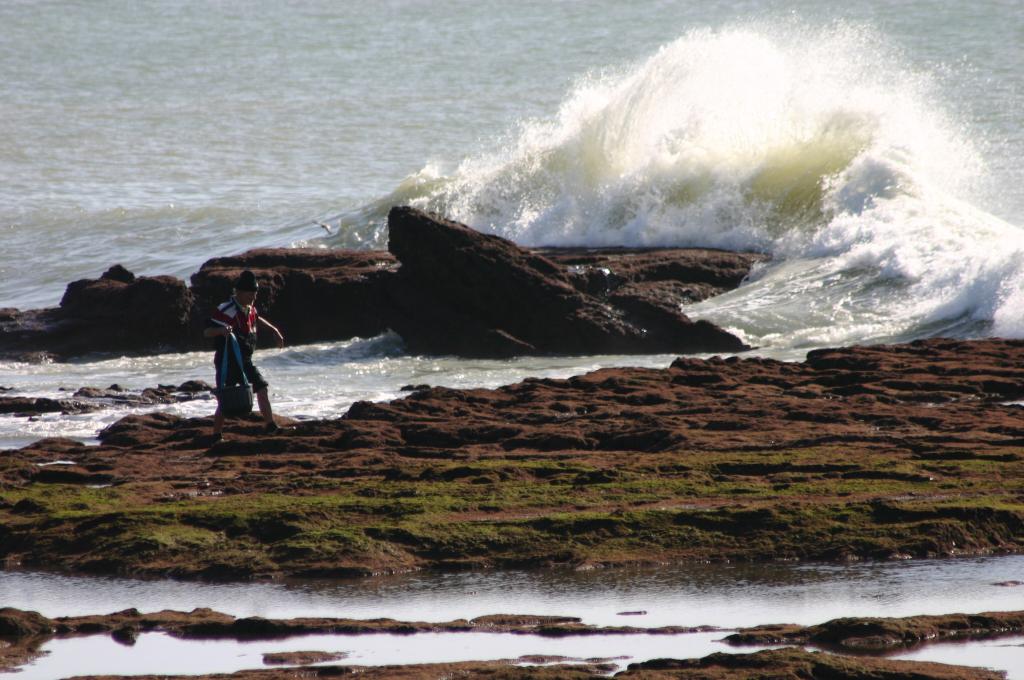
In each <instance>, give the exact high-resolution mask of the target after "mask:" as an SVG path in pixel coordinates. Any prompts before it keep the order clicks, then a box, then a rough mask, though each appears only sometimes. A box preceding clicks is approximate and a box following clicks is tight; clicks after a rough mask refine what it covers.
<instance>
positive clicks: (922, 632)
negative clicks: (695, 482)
mask: <svg viewBox="0 0 1024 680" xmlns="http://www.w3.org/2000/svg"><path fill="white" fill-rule="evenodd" d="M718 630H720V629H717V628H712V627H707V626H701V627H697V628H683V627H677V626H669V627H661V628H653V629H651V628H634V627H627V626H622V627H619V626H616V627H598V626H588V625H583V624H581V623H580V622H579V619H575V618H572V617H559V616H524V615H504V614H498V615H491V616H482V617H478V618H475V619H472V620H469V621H467V620H464V619H459V620H456V621H447V622H435V623H427V622H416V621H395V620H392V619H374V620H369V621H364V620H353V619H325V618H302V619H287V620H274V619H264V618H259V617H249V618H236V617H233V616H229V615H227V614H223V613H220V612H215V611H212V610H209V609H196V610H193V611H191V612H179V611H169V610H165V611H159V612H153V613H149V614H143V613H140V612H139V611H137V610H134V609H130V610H126V611H122V612H116V613H113V614H107V615H91V616H74V617H60V618H56V619H49V618H46V617H44V616H41V615H40V614H38V613H36V612H27V611H21V610H17V609H10V608H6V609H0V638H2V639H3V640H4V641H5V642H6V643H7V646H5V647H2V648H0V669H14V668H16V667H17V666H19V665H23V664H25V663H27V662H29V661H31V660H32V659H33V658H36V657H37V656H38V655H39V654H40V653H41V652H40V651H39V649H40V647H41V646H42V645H43V644H44V643H46V642H47V641H49V640H51V639H54V638H67V637H80V636H86V635H110V636H111V637H112V638H113V639H115V640H116V641H118V642H119V643H121V644H124V645H129V646H131V645H134V644H135V642H136V640H137V639H138V636H139V635H141V634H144V633H153V632H161V633H166V634H169V635H172V636H175V637H180V638H184V639H190V640H223V639H231V640H239V641H243V640H244V641H256V640H278V639H284V638H287V637H292V636H300V635H312V634H334V635H346V636H349V635H371V634H400V635H414V634H417V633H425V632H430V633H439V632H441V633H468V632H477V633H479V632H487V633H513V634H519V635H541V636H549V637H550V636H554V637H565V636H571V635H685V634H688V633H694V632H714V631H718ZM893 631H897V633H896V635H895V636H892V635H891V633H892V632H893ZM1022 632H1024V612H989V613H985V614H975V615H965V614H954V615H948V616H929V617H907V618H898V619H894V618H888V619H879V618H870V619H856V618H847V619H836V620H833V621H828V622H826V623H823V624H820V625H817V626H809V627H803V628H801V627H797V626H760V627H757V628H749V629H744V630H742V631H740V632H739V633H736V634H734V635H730V636H727V637H726V638H725V641H726V642H727V643H729V644H731V645H744V644H759V645H771V644H787V645H808V644H814V645H819V646H821V645H823V644H825V645H828V646H830V647H833V648H838V649H840V650H843V649H845V650H851V649H855V650H859V651H862V652H863V651H865V650H876V651H878V650H889V649H892V648H894V647H911V646H915V645H916V646H920V645H922V644H927V643H931V642H936V641H944V640H950V639H967V638H969V639H974V640H981V639H995V638H1000V637H1007V636H1012V635H1020V634H1021V633H1022ZM880 640H884V643H881V644H879V643H878V641H880ZM865 641H867V642H865ZM268 657H269V658H268ZM340 658H344V654H338V653H330V652H317V651H305V652H292V653H281V654H267V655H265V657H264V663H265V664H266V665H282V664H292V665H293V667H291V668H288V669H280V670H279V671H271V672H268V671H266V670H262V669H260V670H250V671H240V672H237V673H234V674H229V675H222V674H218V675H203V676H189V677H201V678H221V677H223V678H233V679H235V680H241V679H248V678H264V679H267V678H296V677H335V676H337V675H343V674H344V675H347V674H351V673H358V674H359V675H362V676H368V677H407V678H425V677H441V676H444V675H445V673H450V672H452V671H454V670H455V669H458V674H459V676H460V677H517V678H550V677H571V678H577V677H579V678H584V677H585V678H593V677H608V675H607V674H608V672H609V671H610V670H612V671H613V670H615V668H616V666H615V665H614V664H609V663H608V661H609V660H599V659H594V660H589V661H588V660H583V659H565V658H561V659H560V658H537V657H532V658H520V659H515V660H511V661H506V662H462V663H455V664H416V665H407V666H390V667H388V666H385V667H359V666H355V667H345V666H317V667H312V666H309V664H313V663H318V664H319V663H326V662H330V661H334V660H338V659H340ZM558 661H573V662H576V663H574V664H573V665H557V666H553V667H552V666H550V665H546V666H545V665H537V666H532V667H514V666H512V665H511V664H513V663H533V664H544V663H546V664H550V663H552V662H558ZM295 666H297V667H295ZM808 671H810V672H808ZM562 673H568V675H562ZM766 673H770V674H771V677H779V678H785V677H804V678H807V677H810V678H819V677H822V678H824V677H828V678H837V679H841V678H851V679H853V678H878V677H884V678H891V679H892V680H897V679H899V678H918V679H928V678H947V677H957V678H994V677H1001V675H999V674H996V673H993V672H990V671H984V670H981V669H973V668H965V667H957V666H948V665H940V664H932V663H922V662H906V661H891V660H885V659H880V658H866V657H863V656H862V657H859V658H851V657H844V656H836V655H832V654H816V653H813V652H809V651H806V650H802V649H797V648H787V649H781V650H778V649H777V650H769V651H763V652H757V653H754V654H728V653H718V654H713V655H711V656H708V657H705V658H703V659H689V660H677V659H658V660H652V661H647V662H642V663H635V664H631V665H630V666H629V668H628V669H627V670H626V671H624V672H621V673H617V674H615V675H614V677H617V678H618V677H622V678H634V677H642V678H669V677H671V678H690V677H693V678H709V677H712V678H713V677H730V678H736V677H766V676H765V675H764V674H766ZM104 677H108V676H104ZM109 677H114V676H109ZM161 677H167V676H161Z"/></svg>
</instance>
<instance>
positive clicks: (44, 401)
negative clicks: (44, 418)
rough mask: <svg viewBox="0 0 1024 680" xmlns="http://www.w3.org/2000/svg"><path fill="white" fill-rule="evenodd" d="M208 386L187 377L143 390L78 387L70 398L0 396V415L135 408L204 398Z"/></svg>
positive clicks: (208, 389)
mask: <svg viewBox="0 0 1024 680" xmlns="http://www.w3.org/2000/svg"><path fill="white" fill-rule="evenodd" d="M210 389H211V387H210V385H209V384H208V383H206V382H204V381H202V380H189V381H186V382H184V383H182V384H181V385H159V386H157V387H147V388H145V389H143V390H126V389H124V388H122V387H120V386H119V385H111V386H110V387H106V388H99V387H82V388H79V389H78V390H75V392H74V394H73V395H72V396H71V398H70V399H51V398H48V397H17V396H0V415H13V416H17V417H26V418H27V417H33V416H39V415H42V414H45V413H61V414H64V415H73V414H77V413H91V412H94V411H100V410H103V409H107V408H112V407H125V408H138V407H143V406H155V405H158V404H175V403H179V402H183V401H191V400H193V399H200V398H204V397H205V396H206V395H207V394H209V392H210ZM9 392H10V390H9V391H8V393H9Z"/></svg>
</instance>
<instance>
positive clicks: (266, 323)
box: [257, 316, 284, 348]
mask: <svg viewBox="0 0 1024 680" xmlns="http://www.w3.org/2000/svg"><path fill="white" fill-rule="evenodd" d="M257 321H258V322H259V323H261V324H263V325H264V326H266V327H267V328H269V329H270V330H271V331H273V332H274V335H276V336H277V346H278V348H281V347H284V336H283V335H281V331H279V330H277V326H275V325H274V324H272V323H270V322H269V321H267V320H266V319H264V318H263V317H262V316H261V317H257Z"/></svg>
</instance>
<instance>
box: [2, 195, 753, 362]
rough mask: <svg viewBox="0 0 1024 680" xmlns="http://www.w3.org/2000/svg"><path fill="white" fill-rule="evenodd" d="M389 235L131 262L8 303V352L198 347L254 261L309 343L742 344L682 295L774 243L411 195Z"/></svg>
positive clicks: (508, 347)
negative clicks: (515, 219) (596, 235)
mask: <svg viewBox="0 0 1024 680" xmlns="http://www.w3.org/2000/svg"><path fill="white" fill-rule="evenodd" d="M389 228H390V241H389V250H390V252H385V251H345V250H320V249H285V248H279V249H257V250H251V251H248V252H246V253H243V254H241V255H237V256H232V257H219V258H215V259H212V260H209V261H208V262H206V263H205V264H203V266H202V267H201V268H200V269H199V271H198V272H196V273H195V274H193V275H192V277H191V288H189V287H187V286H186V285H185V283H184V282H183V281H181V280H179V279H176V278H173V277H169V276H156V277H135V276H134V275H133V274H132V273H131V272H129V271H127V270H126V269H125V268H124V267H122V266H120V265H115V266H114V267H111V269H110V270H109V271H107V272H106V273H104V274H103V276H101V277H100V278H99V279H94V280H89V279H85V280H81V281H76V282H74V283H72V284H70V285H69V286H68V288H67V291H66V292H65V294H64V299H63V300H62V301H61V304H60V307H57V308H52V309H40V310H28V311H19V310H17V309H2V310H0V356H6V357H13V358H18V359H26V360H32V359H40V358H47V357H49V358H54V359H58V360H62V359H67V358H71V357H75V356H81V355H83V354H88V353H90V352H108V353H111V352H112V353H127V352H131V353H151V352H162V351H183V350H191V349H201V348H204V347H205V346H206V342H205V341H204V340H203V338H202V332H201V331H202V326H203V323H204V320H205V319H206V317H207V315H208V314H209V312H210V310H211V309H213V307H214V305H216V304H217V303H218V302H221V301H223V300H224V299H226V298H227V297H228V296H229V295H230V293H231V283H232V281H233V280H234V279H235V277H237V275H238V273H239V272H240V271H242V270H244V269H251V270H253V271H255V272H256V274H257V276H258V277H259V279H260V281H261V289H260V297H259V301H258V303H257V304H258V305H259V308H260V310H261V311H262V313H263V314H264V315H265V316H266V317H267V318H269V319H272V320H273V321H274V322H275V323H276V324H277V325H278V326H280V327H281V328H282V329H283V330H284V332H285V337H286V338H287V340H288V342H289V343H292V344H302V343H309V342H322V341H334V340H345V339H349V338H353V337H372V336H374V335H379V334H380V333H383V332H385V331H386V330H388V329H392V330H394V331H396V332H397V333H398V334H399V335H401V336H402V338H403V339H404V340H405V342H406V344H407V346H408V348H409V350H410V351H413V352H419V353H430V354H455V355H461V356H467V357H510V356H516V355H523V354H597V353H622V354H635V353H660V352H667V353H687V352H736V351H740V350H742V349H744V345H743V343H742V342H741V341H740V340H739V339H738V338H736V337H735V336H733V335H731V334H729V333H728V332H726V331H724V330H722V329H720V328H718V327H716V326H714V325H713V324H710V323H708V322H705V321H696V322H694V321H691V320H690V319H689V318H687V317H686V316H685V315H684V314H683V313H682V312H681V311H680V307H681V306H682V305H684V304H686V303H690V302H694V301H697V300H701V299H705V298H707V297H710V296H712V295H715V294H718V293H720V292H723V291H725V290H729V289H731V288H734V287H736V286H737V285H739V283H740V282H741V281H742V279H743V277H744V276H746V274H747V273H748V272H749V270H750V268H751V267H752V266H753V265H754V264H755V263H756V262H758V261H760V260H763V259H764V257H763V256H761V255H757V254H750V253H728V252H724V251H716V250H696V249H662V250H635V251H634V250H627V249H621V248H620V249H597V250H590V249H564V250H559V249H547V250H540V251H531V250H527V249H524V248H520V247H519V246H517V245H515V244H514V243H512V242H511V241H507V240H505V239H502V238H499V237H496V236H489V235H485V234H480V233H478V232H476V231H474V230H472V229H470V228H469V227H466V226H464V225H461V224H458V223H456V222H451V221H449V220H445V219H442V218H439V217H437V216H434V215H430V214H428V213H425V212H422V211H418V210H415V209H412V208H395V209H393V210H392V212H391V214H390V215H389Z"/></svg>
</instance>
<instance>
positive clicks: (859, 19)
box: [0, 0, 1024, 448]
mask: <svg viewBox="0 0 1024 680" xmlns="http://www.w3.org/2000/svg"><path fill="white" fill-rule="evenodd" d="M1022 10H1024V6H1022V5H1021V3H1020V2H1017V1H997V0H987V1H982V2H975V3H959V2H953V1H952V0H908V1H907V2H900V3H890V2H885V1H883V0H860V1H858V0H846V1H844V2H837V1H831V0H830V1H825V2H811V1H810V0H779V1H776V2H771V1H768V2H754V1H753V0H717V1H716V0H709V1H708V2H703V3H680V2H671V1H669V0H640V1H638V2H632V3H621V2H611V1H610V0H594V1H592V2H578V1H570V0H563V1H549V0H544V1H539V0H537V1H532V0H524V1H523V2H515V3H507V2H506V3H503V2H497V1H491V0H484V1H478V2H468V1H461V0H460V1H455V0H450V1H440V2H427V1H426V0H390V1H382V2H376V3H357V2H349V1H341V2H338V1H333V0H332V1H330V2H328V1H327V0H322V1H319V2H317V1H315V0H311V1H310V2H303V3H278V2H244V3H243V2H240V1H232V0H223V1H220V2H216V3H206V2H191V1H188V0H184V1H181V2H165V1H164V2H161V1H156V0H149V1H144V2H137V3H130V4H124V3H93V2H75V1H70V0H69V1H59V2H58V1H51V2H47V1H38V2H34V1H33V2H29V1H27V0H26V1H20V0H11V1H9V2H5V3H2V4H0V26H3V31H2V38H0V177H2V178H3V181H2V182H0V245H2V251H0V252H2V256H0V307H20V308H33V307H42V306H52V305H55V304H56V303H57V302H58V301H59V299H60V297H61V295H62V293H63V290H64V286H65V285H66V284H67V283H68V282H69V281H72V280H74V279H77V278H82V277H96V276H98V275H99V274H100V273H102V272H103V271H104V270H105V269H106V268H107V267H108V266H110V265H111V264H114V263H122V264H124V265H125V266H127V267H128V268H129V269H131V270H133V271H135V272H136V273H138V274H162V273H167V274H174V275H177V276H181V277H187V276H188V275H189V274H190V273H191V272H193V271H195V270H196V269H197V268H198V266H199V265H200V264H201V263H202V262H203V261H204V260H206V259H208V258H209V257H212V256H215V255H224V254H231V253H237V252H241V251H243V250H246V249H248V248H252V247H257V246H268V245H294V246H314V247H324V248H331V247H351V248H380V247H384V245H385V244H386V226H385V224H384V217H385V215H386V213H387V210H388V208H389V207H390V206H392V205H394V204H403V203H410V204H413V205H419V206H423V207H427V208H430V209H434V210H438V211H440V212H443V213H445V214H447V215H449V216H451V217H453V218H456V219H459V220H462V221H464V222H466V223H468V224H470V225H472V226H474V227H476V228H478V229H481V230H483V231H487V232H490V233H495V234H500V235H502V236H506V237H509V238H512V239H513V240H515V241H517V242H519V243H522V244H525V245H678V246H715V247H725V248H738V249H754V250H758V251H763V252H768V253H771V254H772V255H773V260H772V262H771V263H769V264H767V265H765V266H763V267H760V268H759V269H758V270H756V271H755V272H754V273H753V274H752V275H751V277H750V280H749V281H748V282H747V283H746V284H745V285H744V286H742V287H741V288H740V289H738V290H736V291H734V292H732V293H729V294H727V295H724V296H721V297H719V298H716V299H714V300H710V301H707V302H705V303H702V304H699V305H696V306H694V307H692V308H690V309H688V310H687V312H688V313H689V314H691V315H692V316H694V317H699V318H706V319H709V320H712V321H714V322H716V323H719V324H721V325H723V326H725V327H727V328H729V329H731V330H733V331H735V332H737V333H738V334H740V335H741V336H743V337H744V338H745V339H746V340H747V341H748V342H749V343H751V344H754V345H757V346H758V347H759V348H760V350H759V351H760V352H762V353H765V354H769V355H771V356H777V357H781V358H786V359H799V358H801V357H802V356H803V354H804V353H805V352H806V351H807V350H808V349H810V348H813V347H821V346H830V345H839V344H850V343H855V342H880V341H898V340H907V339H911V338H916V337H925V336H931V335H940V334H941V335H954V336H960V337H978V336H988V335H1003V336H1011V337H1024V233H1022V231H1021V228H1020V226H1021V225H1022V224H1024V190H1022V189H1021V187H1022V186H1024V170H1022V168H1021V164H1020V162H1019V159H1020V158H1022V157H1024V124H1022V123H1024V113H1021V111H1020V104H1021V102H1022V94H1024V73H1022V72H1021V70H1020V68H1019V65H1020V63H1022V58H1024V41H1022V39H1021V37H1022V36H1024V11H1022ZM317 220H322V221H326V222H328V223H330V224H331V226H332V227H333V229H334V231H335V232H336V233H335V234H333V235H330V236H328V235H327V234H326V233H325V232H324V231H323V230H322V229H321V228H320V227H319V226H317V225H316V221H317ZM284 332H285V335H286V337H287V333H288V329H287V328H285V329H284ZM671 359H672V357H669V356H641V357H563V358H547V359H523V360H517V361H509V362H481V361H462V360H459V359H456V358H450V357H440V358H438V357H412V356H408V355H407V354H406V353H405V352H404V350H403V348H402V346H401V342H400V340H399V339H397V338H394V337H390V336H385V337H383V338H366V339H358V340H353V341H348V342H343V343H329V344H323V345H312V346H306V347H288V348H286V349H284V350H274V351H267V352H264V353H263V354H262V355H261V356H260V357H258V362H257V363H259V364H260V365H261V366H262V367H263V368H264V371H265V373H267V374H268V376H269V378H270V380H271V382H272V396H273V398H274V401H275V403H276V404H277V411H278V412H279V413H282V414H285V415H293V416H297V417H332V416H337V415H340V414H341V413H344V411H345V410H346V409H347V408H348V406H349V405H350V404H351V403H352V402H353V401H355V400H356V399H390V398H394V397H396V396H400V394H401V392H400V387H401V386H403V385H405V384H410V383H423V382H428V383H431V384H444V385H453V386H478V385H480V386H497V385H501V384H505V383H508V382H513V381H515V380H519V379H521V378H523V377H525V376H527V375H546V376H567V375H572V374H575V373H581V372H584V371H587V370H591V369H593V368H597V367H600V366H610V365H627V364H628V365H644V366H664V365H667V364H668V363H669V362H670V361H671ZM212 373H213V369H212V366H211V365H210V357H209V356H208V355H206V354H204V353H195V354H185V355H166V356H159V357H144V358H121V357H87V358H84V359H82V360H80V361H76V362H75V363H72V364H67V365H45V364H44V365H29V364H15V363H5V364H0V385H2V386H7V387H13V388H15V389H16V390H17V392H16V393H17V394H24V395H45V396H60V395H62V394H63V393H62V392H60V388H62V387H64V388H77V387H80V386H83V385H94V386H106V385H108V384H110V383H114V382H116V383H119V384H122V385H126V386H129V387H138V388H141V387H146V386H151V385H154V384H156V383H164V384H166V383H171V382H178V381H180V380H184V379H188V378H204V379H207V380H212ZM172 410H175V411H177V412H180V413H182V414H185V415H201V414H204V413H208V412H209V411H210V410H212V404H211V403H210V402H208V401H205V402H204V401H200V402H192V403H189V404H186V405H182V406H175V407H172ZM125 412H126V411H123V410H109V411H104V412H100V413H97V414H90V415H86V416H76V417H60V416H48V417H44V418H41V419H39V420H36V421H30V420H27V419H24V418H13V417H0V448H2V447H5V446H16V445H20V444H23V443H26V442H28V441H31V440H33V439H36V438H39V437H41V436H48V435H55V434H61V435H67V436H74V437H77V438H80V439H85V440H88V439H90V438H91V437H93V436H94V435H95V433H96V431H97V430H98V429H99V428H100V427H102V426H103V425H105V424H108V423H109V422H112V421H114V420H116V419H117V418H119V417H121V416H123V415H124V414H125Z"/></svg>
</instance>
